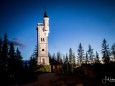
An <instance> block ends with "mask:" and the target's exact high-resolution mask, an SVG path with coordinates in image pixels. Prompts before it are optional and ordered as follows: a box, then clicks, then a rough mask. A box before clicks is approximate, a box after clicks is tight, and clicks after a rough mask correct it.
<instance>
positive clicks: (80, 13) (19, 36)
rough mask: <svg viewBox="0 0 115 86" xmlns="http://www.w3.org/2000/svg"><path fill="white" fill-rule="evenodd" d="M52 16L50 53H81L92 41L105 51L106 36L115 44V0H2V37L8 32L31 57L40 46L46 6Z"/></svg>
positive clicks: (24, 53)
mask: <svg viewBox="0 0 115 86" xmlns="http://www.w3.org/2000/svg"><path fill="white" fill-rule="evenodd" d="M45 7H46V10H47V14H48V16H49V19H50V33H49V52H50V53H56V52H58V51H59V52H61V53H62V54H65V53H68V50H69V48H72V49H73V50H74V52H75V53H77V49H78V45H79V43H80V42H81V43H82V46H83V48H84V49H85V51H86V50H87V49H88V45H89V44H91V46H92V48H93V49H94V52H95V51H98V52H99V53H101V44H102V40H103V39H104V38H105V39H106V40H107V41H108V43H109V44H110V47H111V45H112V44H113V43H115V0H0V37H3V35H4V33H7V34H8V38H9V40H11V41H14V42H15V44H17V46H18V47H19V48H20V50H21V52H22V56H23V57H24V59H28V58H29V57H30V56H31V54H32V53H33V51H34V48H35V45H36V41H37V40H36V39H37V35H36V25H37V23H38V22H39V23H40V22H42V19H43V13H44V8H45Z"/></svg>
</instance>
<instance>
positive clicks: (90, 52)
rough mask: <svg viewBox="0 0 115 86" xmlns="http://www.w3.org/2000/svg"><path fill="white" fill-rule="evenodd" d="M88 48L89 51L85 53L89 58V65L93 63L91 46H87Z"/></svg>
mask: <svg viewBox="0 0 115 86" xmlns="http://www.w3.org/2000/svg"><path fill="white" fill-rule="evenodd" d="M88 48H89V49H88V51H87V52H88V55H89V56H88V58H89V62H90V63H93V62H94V61H93V57H94V53H93V49H92V47H91V45H89V46H88Z"/></svg>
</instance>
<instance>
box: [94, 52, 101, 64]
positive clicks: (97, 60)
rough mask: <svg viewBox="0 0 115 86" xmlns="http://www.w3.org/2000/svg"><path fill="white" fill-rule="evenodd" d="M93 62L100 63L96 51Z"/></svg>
mask: <svg viewBox="0 0 115 86" xmlns="http://www.w3.org/2000/svg"><path fill="white" fill-rule="evenodd" d="M95 63H100V61H99V54H98V53H97V51H96V55H95Z"/></svg>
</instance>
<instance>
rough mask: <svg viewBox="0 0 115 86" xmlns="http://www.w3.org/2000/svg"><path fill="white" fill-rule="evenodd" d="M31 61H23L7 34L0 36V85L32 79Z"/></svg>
mask: <svg viewBox="0 0 115 86" xmlns="http://www.w3.org/2000/svg"><path fill="white" fill-rule="evenodd" d="M31 63H32V61H28V63H24V61H23V57H22V56H21V52H20V50H19V49H18V47H17V48H16V49H15V45H14V44H13V42H11V41H9V40H8V37H7V34H5V35H4V38H3V39H2V38H0V85H1V84H3V85H7V86H9V85H12V84H22V83H25V82H28V81H29V80H30V79H33V76H34V73H33V71H32V69H31Z"/></svg>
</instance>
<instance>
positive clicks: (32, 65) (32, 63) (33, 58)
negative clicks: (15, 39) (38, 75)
mask: <svg viewBox="0 0 115 86" xmlns="http://www.w3.org/2000/svg"><path fill="white" fill-rule="evenodd" d="M37 57H38V50H37V46H36V48H35V50H34V53H33V54H32V55H31V57H30V60H29V66H30V69H33V68H35V67H37Z"/></svg>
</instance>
